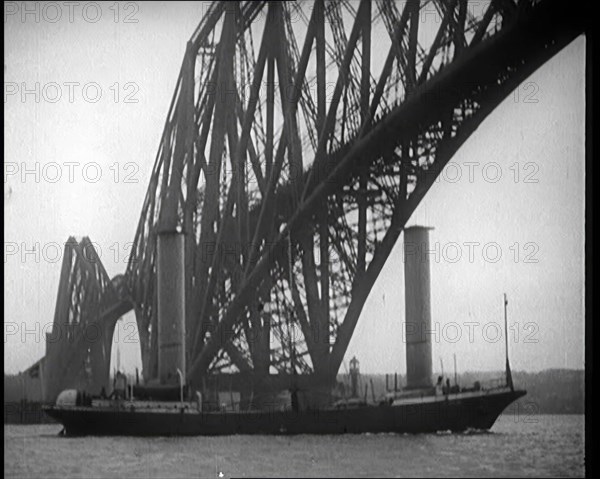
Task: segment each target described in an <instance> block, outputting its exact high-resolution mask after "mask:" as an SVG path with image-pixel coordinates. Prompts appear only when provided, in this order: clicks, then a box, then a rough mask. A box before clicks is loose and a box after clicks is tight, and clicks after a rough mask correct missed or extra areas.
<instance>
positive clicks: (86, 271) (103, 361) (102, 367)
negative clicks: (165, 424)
mask: <svg viewBox="0 0 600 479" xmlns="http://www.w3.org/2000/svg"><path fill="white" fill-rule="evenodd" d="M131 308H132V304H131V302H129V301H128V300H127V295H126V284H125V280H124V277H123V276H122V275H119V276H116V277H115V278H113V279H112V280H111V279H110V278H109V276H108V274H107V273H106V270H105V269H104V266H103V265H102V262H101V261H100V257H99V255H98V254H97V252H96V249H95V248H94V245H93V243H92V242H91V241H90V239H89V238H88V237H84V238H83V239H82V240H81V241H80V242H78V241H77V240H76V239H75V238H74V237H70V238H69V239H68V240H67V242H66V243H65V247H64V255H63V262H62V270H61V275H60V283H59V287H58V297H57V300H56V309H55V313H54V322H53V324H52V330H51V331H50V332H48V333H46V338H45V339H46V359H45V368H44V377H43V378H42V380H43V381H44V395H45V397H46V399H49V400H51V399H54V398H55V397H56V396H57V395H58V393H59V392H60V391H62V390H63V389H67V388H81V389H86V390H87V391H89V392H92V393H99V392H100V388H101V387H103V386H104V387H106V386H108V378H109V367H110V354H111V345H112V339H113V331H114V327H115V324H116V322H117V320H118V319H119V318H120V317H121V316H122V315H123V314H125V313H126V312H127V311H128V310H130V309H131Z"/></svg>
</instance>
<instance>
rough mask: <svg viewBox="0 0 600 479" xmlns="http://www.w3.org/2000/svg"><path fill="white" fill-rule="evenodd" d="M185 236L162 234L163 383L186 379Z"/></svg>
mask: <svg viewBox="0 0 600 479" xmlns="http://www.w3.org/2000/svg"><path fill="white" fill-rule="evenodd" d="M184 240H185V236H184V234H183V233H180V232H176V231H163V232H160V233H158V258H157V263H158V266H157V278H158V279H157V281H158V285H157V286H158V378H159V380H160V383H161V384H179V374H178V372H177V369H179V370H180V371H181V372H182V373H183V377H184V378H185V264H184V245H185V241H184Z"/></svg>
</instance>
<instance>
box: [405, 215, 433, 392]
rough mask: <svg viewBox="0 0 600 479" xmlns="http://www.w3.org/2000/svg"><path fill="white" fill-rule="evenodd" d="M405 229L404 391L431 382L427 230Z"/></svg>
mask: <svg viewBox="0 0 600 479" xmlns="http://www.w3.org/2000/svg"><path fill="white" fill-rule="evenodd" d="M430 229H433V228H428V227H425V226H411V227H410V228H406V229H405V230H404V292H405V293H404V294H405V304H406V319H405V328H406V336H405V337H406V388H407V389H417V388H429V387H433V384H432V382H431V375H432V367H431V302H430V300H431V298H430V296H431V293H430V279H429V230H430Z"/></svg>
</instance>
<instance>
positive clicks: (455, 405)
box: [45, 389, 525, 436]
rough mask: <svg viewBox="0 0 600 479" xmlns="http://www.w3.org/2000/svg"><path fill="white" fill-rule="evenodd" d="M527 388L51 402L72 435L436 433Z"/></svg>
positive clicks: (471, 424)
mask: <svg viewBox="0 0 600 479" xmlns="http://www.w3.org/2000/svg"><path fill="white" fill-rule="evenodd" d="M523 395H525V391H511V390H510V389H503V390H501V391H482V392H480V393H466V394H465V393H458V394H450V395H449V396H443V397H439V396H437V397H436V396H433V397H424V398H420V399H417V400H412V401H411V400H408V401H394V403H393V404H385V405H380V406H376V405H367V406H359V407H352V408H343V407H342V408H340V407H338V408H331V409H322V410H312V411H310V410H308V411H299V412H294V411H291V410H287V411H248V412H198V411H197V410H195V409H192V408H187V409H186V408H183V409H182V408H181V407H178V405H177V404H176V405H174V406H172V407H171V408H170V409H167V408H164V407H163V408H153V407H146V408H144V407H136V406H135V405H134V406H132V405H131V404H135V403H129V404H128V405H127V406H123V405H122V404H121V405H120V406H112V407H106V406H105V407H98V406H87V407H86V406H48V407H46V408H45V411H46V413H47V414H48V415H49V416H51V417H53V418H54V419H56V420H57V421H59V422H60V423H62V424H63V425H64V427H65V432H66V434H67V435H124V436H200V435H210V436H215V435H233V434H343V433H366V432H369V433H383V432H393V433H431V432H436V431H448V430H449V431H464V430H467V429H489V428H491V427H492V425H493V424H494V422H495V421H496V419H497V418H498V416H499V415H500V414H501V413H502V411H503V410H504V409H505V408H506V407H507V406H508V405H509V404H510V403H512V402H513V401H515V400H516V399H518V398H519V397H521V396H523Z"/></svg>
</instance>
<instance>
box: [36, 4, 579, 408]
mask: <svg viewBox="0 0 600 479" xmlns="http://www.w3.org/2000/svg"><path fill="white" fill-rule="evenodd" d="M473 5H474V4H469V3H468V2H467V1H466V0H445V1H439V0H429V1H418V0H408V1H403V2H390V1H387V0H380V1H369V0H361V1H360V2H357V1H349V0H346V1H341V2H337V1H336V2H333V1H332V2H329V1H327V2H324V1H323V0H316V1H315V2H314V3H313V2H299V3H280V2H250V1H248V2H231V3H229V2H215V3H213V4H211V5H210V7H209V8H208V10H207V11H206V12H205V15H204V16H203V18H202V20H201V22H200V24H199V25H198V27H197V29H196V31H195V32H194V33H193V35H192V37H191V39H190V40H189V42H188V43H187V48H186V52H185V55H184V59H183V64H182V66H181V70H180V73H179V78H178V81H177V86H176V89H175V93H174V95H173V99H172V101H171V105H170V107H169V112H168V115H167V119H166V123H165V126H164V131H163V134H162V138H161V141H160V145H159V147H158V153H157V155H156V159H155V162H154V167H153V170H152V175H151V179H150V184H149V186H148V190H147V193H146V197H145V200H144V203H143V207H142V211H141V215H140V219H139V223H138V226H137V231H136V234H135V239H134V246H133V251H132V255H131V258H130V261H129V264H128V266H127V270H126V271H125V273H124V275H119V276H117V277H115V278H113V279H112V280H111V279H110V278H109V277H108V275H107V273H106V271H105V270H104V268H103V267H102V264H101V263H100V261H99V258H98V257H97V255H96V253H95V251H94V249H93V246H92V245H91V243H90V241H89V239H87V238H84V239H83V241H81V242H77V241H76V240H75V239H74V238H70V239H69V241H68V242H67V243H66V246H65V255H64V262H63V266H62V272H61V280H60V286H59V291H58V298H57V303H56V312H55V319H54V329H53V331H52V332H50V333H48V337H47V353H46V358H45V361H46V366H45V370H46V373H45V378H44V382H45V389H46V391H47V393H46V396H47V398H46V399H52V398H53V397H56V394H58V392H59V391H60V390H61V389H63V388H65V387H73V386H85V387H87V388H88V389H92V390H93V391H94V392H98V391H99V390H100V388H101V387H102V386H105V385H107V383H108V378H109V364H110V354H111V342H112V335H113V331H114V328H115V324H116V322H117V320H118V319H119V318H120V317H121V316H122V315H123V314H125V313H126V312H128V311H130V310H134V311H135V315H136V320H137V324H138V329H139V336H140V342H141V353H142V361H143V375H144V378H145V379H152V378H155V377H156V376H157V357H158V353H157V333H156V332H157V329H158V328H157V290H156V256H157V247H156V244H157V231H159V230H160V229H161V228H167V229H171V230H173V229H178V230H181V231H182V232H184V233H185V296H186V305H185V308H186V332H187V333H186V341H187V344H186V351H187V364H188V370H187V376H188V378H187V379H188V381H190V382H191V383H192V384H195V385H199V384H201V383H202V381H206V380H210V379H211V378H216V377H219V376H222V375H223V374H225V373H229V377H231V378H235V381H236V384H237V386H236V387H239V388H240V389H244V388H245V390H246V391H247V390H249V389H252V393H253V394H255V395H256V396H255V397H257V396H259V395H260V391H269V390H277V389H285V388H287V387H289V386H290V385H291V384H295V385H296V386H297V387H301V388H305V389H312V390H315V391H316V390H319V389H320V388H321V389H323V388H327V387H329V386H331V385H332V384H333V382H334V380H335V376H336V374H337V372H338V369H339V368H340V365H341V363H342V359H343V357H344V354H345V352H346V349H347V347H348V343H349V342H350V339H351V337H352V333H353V331H354V329H355V327H356V324H357V321H358V319H359V316H360V313H361V310H362V307H363V305H364V302H365V300H366V299H367V296H368V295H369V292H370V290H371V288H372V286H373V284H374V283H375V280H376V279H377V277H378V274H379V272H380V271H381V269H382V267H383V265H384V263H385V261H386V259H387V257H388V256H389V254H390V252H391V250H392V248H393V246H394V244H395V243H396V241H397V239H398V237H399V235H400V233H401V232H402V229H403V227H404V225H405V223H406V222H407V220H408V218H409V217H410V216H411V214H412V212H413V211H414V210H415V208H416V207H417V205H418V204H419V202H420V201H421V199H422V198H423V197H424V196H425V194H426V193H427V191H428V189H429V188H430V187H431V185H432V184H433V182H434V180H435V179H436V177H437V176H438V174H439V173H440V172H441V170H442V169H443V168H444V166H445V165H446V164H447V162H448V161H449V160H450V159H451V158H452V156H453V155H454V154H455V152H456V151H457V150H458V148H459V147H460V146H461V145H462V144H463V143H464V142H465V141H466V140H467V139H468V138H469V136H470V135H471V133H472V132H473V131H474V130H475V129H476V128H477V127H478V125H479V124H480V123H481V122H482V121H483V120H484V118H486V117H487V116H488V115H489V114H490V112H492V110H493V109H494V108H495V107H496V106H498V104H499V103H500V102H501V101H502V100H503V99H504V98H506V97H507V95H509V94H510V93H511V92H512V91H513V90H514V89H515V88H516V87H518V85H519V84H520V83H521V82H522V81H523V80H524V79H525V78H526V77H527V76H529V75H530V74H531V73H533V72H534V71H535V70H536V69H537V68H538V67H539V66H540V65H541V64H543V63H544V62H545V61H547V60H548V59H549V58H551V57H552V56H553V55H555V54H556V53H557V52H558V51H559V50H560V49H562V48H563V47H564V46H565V45H567V44H568V43H569V42H570V41H572V40H573V39H574V38H575V37H576V36H577V35H579V34H581V33H582V32H583V31H584V26H583V18H582V17H583V16H584V15H581V14H577V12H576V11H575V9H574V8H571V7H569V6H565V5H564V4H561V3H559V2H553V1H550V0H542V1H531V0H521V1H519V2H517V3H515V2H514V1H513V0H491V1H490V2H487V3H485V2H478V3H477V8H472V7H473Z"/></svg>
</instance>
